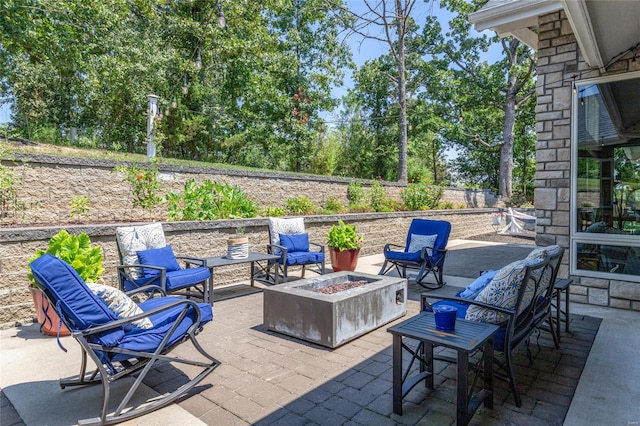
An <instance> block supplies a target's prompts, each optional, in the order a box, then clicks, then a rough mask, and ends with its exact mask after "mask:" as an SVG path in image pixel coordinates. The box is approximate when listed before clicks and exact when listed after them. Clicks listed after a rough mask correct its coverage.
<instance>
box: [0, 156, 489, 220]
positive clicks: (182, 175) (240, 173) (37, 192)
mask: <svg viewBox="0 0 640 426" xmlns="http://www.w3.org/2000/svg"><path fill="white" fill-rule="evenodd" d="M15 157H16V158H17V159H18V160H21V161H25V162H26V163H27V164H28V165H27V166H26V167H25V166H23V165H22V163H21V162H20V161H19V162H17V163H12V162H8V161H3V163H2V164H4V165H6V166H10V167H14V168H15V174H16V175H17V176H19V177H21V178H22V181H23V184H22V185H21V186H20V189H19V193H18V197H19V199H20V201H21V202H23V203H24V205H25V206H26V207H27V208H26V209H25V210H24V211H18V212H8V213H7V214H6V215H5V216H4V217H3V215H1V214H0V225H7V224H36V223H37V224H46V225H51V224H56V225H60V224H69V223H73V221H74V218H72V217H71V216H70V213H71V200H72V198H73V197H74V196H77V195H85V196H86V197H87V198H88V199H89V200H90V202H91V207H90V209H89V212H88V215H87V217H86V218H84V219H82V223H96V222H101V223H106V222H122V221H123V219H124V220H130V221H148V220H157V221H162V220H167V213H166V208H164V207H160V208H158V209H155V210H152V211H148V210H143V209H139V208H133V207H132V198H131V191H130V187H129V185H128V184H127V183H125V182H123V178H124V175H123V174H122V173H115V172H114V171H113V170H114V167H115V166H117V165H120V164H122V163H118V162H115V161H110V160H94V159H87V158H69V157H56V156H46V155H33V154H31V155H20V154H16V155H15ZM159 170H160V179H161V181H162V194H161V195H164V194H165V193H168V192H170V191H172V192H176V193H182V192H183V189H184V183H185V182H186V181H187V180H189V179H192V178H195V179H196V181H198V182H202V181H203V180H204V179H205V178H208V179H210V180H212V181H224V182H227V183H229V184H231V185H236V186H238V187H240V188H241V189H242V190H243V191H244V192H245V193H246V194H247V195H248V196H249V197H250V198H251V199H253V200H255V201H256V202H257V203H258V204H259V205H260V206H269V205H272V206H283V205H284V202H285V200H287V199H289V198H294V197H297V196H301V195H305V196H307V197H309V199H311V200H312V201H313V202H314V203H315V204H316V205H318V206H322V205H324V204H325V203H326V201H327V199H328V198H329V197H335V198H337V199H338V200H340V201H341V202H342V203H343V205H345V206H346V205H347V204H348V200H347V186H348V184H349V183H350V182H353V181H360V182H362V183H363V186H364V187H365V189H366V188H367V187H368V186H369V185H370V184H371V181H369V180H361V179H347V178H336V177H325V176H317V175H299V174H288V173H275V172H274V173H266V172H256V171H248V170H228V169H214V168H205V167H181V166H172V165H166V164H161V165H160V167H159ZM384 185H385V189H386V191H387V194H388V196H389V197H390V198H393V199H396V200H400V191H401V190H402V188H403V186H402V185H398V184H396V183H393V182H385V183H384ZM443 201H447V202H450V203H451V204H452V205H453V207H455V208H460V207H463V208H476V207H480V208H483V207H496V206H498V205H499V200H498V199H497V197H496V196H495V194H493V193H492V192H490V191H487V190H471V189H468V190H467V189H456V188H449V189H446V190H445V193H444V196H443ZM0 213H1V212H0ZM125 218H126V219H125Z"/></svg>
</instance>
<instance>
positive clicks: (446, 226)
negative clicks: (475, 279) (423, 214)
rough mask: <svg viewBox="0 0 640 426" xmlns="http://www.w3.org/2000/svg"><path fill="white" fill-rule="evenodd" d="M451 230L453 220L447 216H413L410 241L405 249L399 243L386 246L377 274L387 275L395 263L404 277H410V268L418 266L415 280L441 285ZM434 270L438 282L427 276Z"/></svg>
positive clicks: (420, 282)
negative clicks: (446, 219)
mask: <svg viewBox="0 0 640 426" xmlns="http://www.w3.org/2000/svg"><path fill="white" fill-rule="evenodd" d="M449 234H451V223H449V222H446V221H444V220H428V219H413V220H412V221H411V225H410V226H409V232H408V233H407V242H406V244H405V246H404V249H403V250H402V251H394V250H392V248H394V247H397V248H400V249H402V246H399V245H396V244H386V245H385V246H384V263H383V264H382V268H381V269H380V272H378V275H386V274H387V273H388V272H389V271H391V270H392V269H393V268H394V267H395V269H396V270H397V271H398V273H399V274H400V276H401V277H403V278H407V268H412V269H418V275H417V276H416V282H417V283H418V284H420V285H421V286H423V287H425V288H429V289H435V288H440V287H442V286H443V285H445V282H444V281H443V273H444V272H443V271H444V261H445V258H446V255H447V249H446V247H447V242H448V241H449ZM430 272H431V273H433V276H434V277H435V279H436V284H435V286H433V285H430V284H427V283H425V282H424V279H425V278H426V277H427V276H428V275H429V273H430Z"/></svg>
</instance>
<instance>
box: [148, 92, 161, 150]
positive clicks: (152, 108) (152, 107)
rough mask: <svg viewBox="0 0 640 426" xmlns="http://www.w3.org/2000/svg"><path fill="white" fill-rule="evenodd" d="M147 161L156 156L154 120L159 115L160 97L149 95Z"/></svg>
mask: <svg viewBox="0 0 640 426" xmlns="http://www.w3.org/2000/svg"><path fill="white" fill-rule="evenodd" d="M147 99H148V105H147V160H149V161H151V160H152V159H153V158H154V157H155V156H156V144H155V143H154V142H153V120H154V119H155V118H156V115H157V114H158V96H156V95H151V94H150V95H147Z"/></svg>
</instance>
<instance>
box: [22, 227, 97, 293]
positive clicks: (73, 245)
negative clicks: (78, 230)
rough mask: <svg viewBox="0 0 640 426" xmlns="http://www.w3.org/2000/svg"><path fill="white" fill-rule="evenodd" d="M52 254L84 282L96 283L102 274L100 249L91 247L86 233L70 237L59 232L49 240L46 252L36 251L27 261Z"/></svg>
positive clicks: (63, 231) (29, 274) (33, 281)
mask: <svg viewBox="0 0 640 426" xmlns="http://www.w3.org/2000/svg"><path fill="white" fill-rule="evenodd" d="M47 253H48V254H52V255H54V256H55V257H58V258H60V259H62V260H64V261H65V262H67V263H68V264H69V265H71V267H72V268H73V269H75V270H76V272H77V273H78V275H80V277H81V278H82V279H83V280H84V281H85V282H97V281H98V279H99V278H100V275H102V273H103V272H104V268H103V267H102V260H103V257H102V249H101V248H100V247H97V246H96V247H91V239H90V238H89V236H88V235H87V234H86V233H84V232H83V233H82V234H80V235H71V234H69V233H68V232H67V231H66V230H64V229H63V230H61V231H60V232H58V233H57V234H56V235H54V236H53V237H51V239H50V240H49V247H47V250H40V249H38V250H36V254H34V255H33V257H32V258H31V259H29V263H31V262H32V261H34V260H35V259H37V258H39V257H40V256H42V255H43V254H47ZM27 275H28V277H29V280H30V281H31V283H32V285H35V280H34V279H33V273H32V272H31V267H29V273H28V274H27Z"/></svg>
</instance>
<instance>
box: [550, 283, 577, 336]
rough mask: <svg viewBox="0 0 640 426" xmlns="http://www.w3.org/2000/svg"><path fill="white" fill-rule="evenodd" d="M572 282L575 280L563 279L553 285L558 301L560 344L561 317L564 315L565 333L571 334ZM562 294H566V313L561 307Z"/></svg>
mask: <svg viewBox="0 0 640 426" xmlns="http://www.w3.org/2000/svg"><path fill="white" fill-rule="evenodd" d="M572 282H573V280H572V279H571V278H561V279H559V280H556V282H555V283H554V284H553V295H554V296H555V299H556V301H555V306H554V308H555V309H556V334H557V335H558V342H559V341H560V320H561V315H564V331H566V332H567V333H569V321H570V319H569V293H570V289H571V283H572ZM562 293H564V311H563V310H562V308H561V305H560V296H561V295H562Z"/></svg>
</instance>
